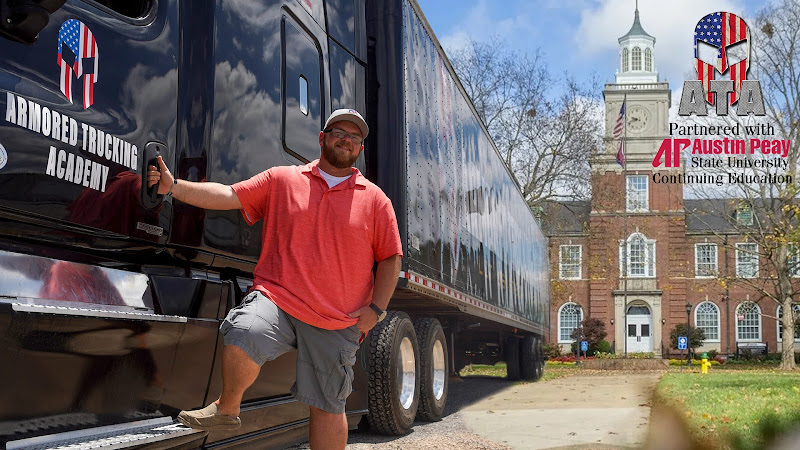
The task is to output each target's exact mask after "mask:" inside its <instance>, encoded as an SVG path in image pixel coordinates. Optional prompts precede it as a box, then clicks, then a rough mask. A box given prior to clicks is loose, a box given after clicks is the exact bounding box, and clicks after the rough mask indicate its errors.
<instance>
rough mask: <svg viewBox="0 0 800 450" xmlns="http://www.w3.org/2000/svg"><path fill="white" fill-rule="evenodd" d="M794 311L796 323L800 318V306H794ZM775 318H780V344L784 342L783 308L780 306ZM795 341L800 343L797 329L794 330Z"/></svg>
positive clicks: (799, 334)
mask: <svg viewBox="0 0 800 450" xmlns="http://www.w3.org/2000/svg"><path fill="white" fill-rule="evenodd" d="M792 309H793V310H794V320H795V322H796V321H797V320H798V318H800V305H798V304H796V303H795V304H794V305H792ZM775 316H776V317H777V318H778V327H777V328H778V342H782V341H783V306H778V311H777V312H776V313H775ZM794 340H795V342H800V333H798V332H797V327H795V329H794Z"/></svg>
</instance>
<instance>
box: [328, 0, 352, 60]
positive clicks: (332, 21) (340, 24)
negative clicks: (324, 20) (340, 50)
mask: <svg viewBox="0 0 800 450" xmlns="http://www.w3.org/2000/svg"><path fill="white" fill-rule="evenodd" d="M325 4H326V5H327V12H328V34H330V35H331V37H332V38H334V39H336V40H337V41H339V43H341V44H342V45H343V46H345V47H346V48H349V49H350V50H351V51H355V39H356V37H355V27H356V22H355V12H356V8H355V1H354V0H328V1H326V2H325Z"/></svg>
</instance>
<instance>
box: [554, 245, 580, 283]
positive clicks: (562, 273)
mask: <svg viewBox="0 0 800 450" xmlns="http://www.w3.org/2000/svg"><path fill="white" fill-rule="evenodd" d="M558 274H559V278H561V279H562V280H580V278H581V246H580V245H562V246H560V247H559V249H558Z"/></svg>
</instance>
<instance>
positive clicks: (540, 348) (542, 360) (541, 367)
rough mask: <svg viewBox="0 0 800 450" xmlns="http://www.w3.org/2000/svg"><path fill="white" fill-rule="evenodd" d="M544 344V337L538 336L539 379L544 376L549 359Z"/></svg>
mask: <svg viewBox="0 0 800 450" xmlns="http://www.w3.org/2000/svg"><path fill="white" fill-rule="evenodd" d="M543 346H544V344H542V338H540V337H537V338H536V354H537V355H539V368H538V371H539V375H538V376H537V377H536V379H537V380H540V379H541V378H542V377H543V376H544V368H545V366H546V365H547V360H546V359H545V358H544V348H543Z"/></svg>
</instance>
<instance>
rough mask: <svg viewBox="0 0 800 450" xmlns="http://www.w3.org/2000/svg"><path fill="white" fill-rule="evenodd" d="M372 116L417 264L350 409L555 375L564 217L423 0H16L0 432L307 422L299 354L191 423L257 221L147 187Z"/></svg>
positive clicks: (3, 172)
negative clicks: (474, 367) (436, 29)
mask: <svg viewBox="0 0 800 450" xmlns="http://www.w3.org/2000/svg"><path fill="white" fill-rule="evenodd" d="M342 107H354V108H355V109H357V110H359V111H362V112H365V117H366V118H367V120H368V123H369V126H370V129H371V133H370V136H369V137H368V139H367V141H366V143H365V148H366V150H365V152H364V156H363V157H361V158H360V159H359V161H358V162H357V163H356V164H357V167H358V168H359V169H360V170H361V171H362V172H363V173H365V175H366V176H367V177H368V178H369V179H371V180H372V181H374V182H375V183H376V184H378V185H379V186H380V187H381V188H382V189H383V190H384V192H386V193H387V195H388V196H389V197H390V198H391V200H392V202H393V205H394V208H395V211H396V213H397V217H398V223H399V226H400V234H401V239H402V241H403V250H404V255H405V256H404V259H403V269H402V272H401V276H400V279H399V280H398V285H397V289H396V291H395V294H394V296H393V298H392V301H391V303H390V305H389V309H390V311H389V315H388V316H387V318H386V319H385V320H384V321H382V322H380V323H379V324H378V326H376V328H375V329H374V330H373V331H372V332H371V333H370V335H369V336H368V337H367V339H366V340H365V342H364V343H363V344H362V347H361V349H360V350H359V353H358V361H357V364H356V367H355V369H356V370H355V380H354V384H353V386H354V391H353V393H352V394H351V395H350V397H349V398H348V402H347V417H348V423H349V425H350V427H351V428H355V427H356V426H358V425H359V424H360V423H361V424H362V425H366V424H369V425H370V426H371V427H372V428H373V429H375V430H377V431H379V432H382V433H387V434H402V433H405V432H407V431H408V430H409V429H410V428H411V426H412V423H413V421H414V420H415V419H423V420H439V419H440V418H441V417H442V415H443V411H444V407H445V404H446V400H447V389H448V380H449V379H450V377H451V376H453V375H454V374H456V373H457V372H458V371H459V370H460V369H461V368H462V367H464V366H465V365H466V364H469V363H490V364H493V363H495V362H498V361H506V363H507V366H508V375H509V378H512V379H513V378H525V379H538V378H539V377H541V374H542V371H543V369H544V359H543V357H542V352H541V345H542V341H543V339H544V338H545V335H546V333H547V330H548V329H549V323H548V320H549V314H548V308H549V290H548V285H549V274H548V267H549V265H548V262H547V248H546V242H545V240H544V237H543V235H542V233H541V231H540V229H539V226H538V224H537V223H536V221H535V219H534V217H533V216H532V214H531V213H530V211H529V209H528V207H527V205H526V203H525V201H524V199H523V197H522V195H521V194H520V192H519V189H518V187H517V186H516V184H515V182H514V179H513V176H512V174H511V173H510V172H509V171H508V169H507V168H506V167H505V166H504V164H503V163H502V160H501V158H500V156H499V154H498V152H497V150H496V148H495V147H494V144H493V143H492V141H491V139H490V137H489V134H488V132H487V130H486V128H485V126H484V125H483V124H482V122H481V121H480V119H479V118H478V116H477V114H476V112H475V109H474V107H473V105H472V104H471V102H470V101H469V99H468V98H467V96H466V94H465V92H464V89H463V87H462V86H461V84H460V83H459V81H458V78H457V76H456V75H455V72H454V70H453V68H452V66H451V65H450V63H449V61H448V60H447V57H446V55H445V53H444V51H443V50H442V48H441V46H440V45H439V43H438V41H437V40H436V37H435V36H434V34H433V32H432V30H431V28H430V26H429V25H428V24H427V22H426V21H425V18H424V16H423V14H422V11H421V10H420V8H419V6H418V5H417V4H416V2H415V1H414V0H385V1H377V0H328V1H326V2H323V1H322V0H262V1H258V2H224V1H218V2H215V3H214V4H213V7H212V5H208V4H206V2H196V1H191V0H125V1H122V0H119V1H115V0H103V1H91V0H83V1H81V0H67V1H64V0H45V1H41V0H36V1H34V0H31V1H18V0H14V1H12V0H0V112H2V114H3V119H2V120H0V363H1V364H2V370H0V398H3V402H0V444H2V445H4V446H5V447H6V448H8V449H13V448H37V447H41V448H52V447H66V446H68V445H78V446H88V445H106V446H114V447H115V448H126V447H151V448H168V447H181V446H183V447H205V448H217V447H258V448H264V447H281V446H285V445H288V444H290V443H292V442H296V441H298V440H303V439H305V437H306V435H307V429H308V428H307V426H308V414H309V413H308V407H307V406H306V405H303V404H301V403H299V402H297V401H296V400H295V399H294V398H293V397H292V395H291V394H290V393H289V388H290V387H291V385H292V384H293V382H294V379H295V374H296V372H295V360H296V354H295V353H294V352H291V353H289V354H286V355H284V356H281V357H279V358H278V359H276V360H275V361H271V362H268V363H267V364H265V366H264V368H263V370H262V371H261V374H260V375H259V378H258V379H257V380H256V382H255V383H254V385H253V386H252V387H251V388H250V389H249V390H248V391H247V392H246V393H245V397H244V399H243V404H242V411H241V418H242V423H243V425H242V428H240V429H239V430H236V431H227V432H213V433H206V432H200V431H197V430H192V429H189V428H186V427H184V426H182V425H179V424H178V423H177V422H176V421H175V417H176V415H177V413H178V412H179V411H180V410H182V409H194V408H197V407H202V406H204V405H206V404H208V403H209V402H210V401H212V400H213V399H215V398H216V397H217V396H218V395H219V393H220V390H221V348H222V345H223V343H222V339H221V337H220V335H219V332H218V327H219V324H220V322H221V320H222V319H223V318H224V317H225V315H226V314H227V312H228V311H229V310H230V309H231V308H232V307H234V306H236V305H237V304H238V302H240V301H241V299H242V298H243V295H244V292H245V291H246V290H247V288H248V287H249V286H250V284H251V281H252V271H253V269H254V267H255V263H256V262H257V258H258V254H259V251H260V242H261V228H260V225H258V224H257V225H256V226H252V227H251V226H248V225H247V224H246V223H245V221H244V220H243V218H242V216H241V214H240V213H239V212H238V211H205V210H201V209H199V208H195V207H192V206H189V205H186V204H182V203H180V202H177V201H174V200H173V199H172V198H170V197H161V196H158V195H156V194H155V193H154V192H152V190H148V189H147V188H146V187H145V184H146V183H144V182H143V181H144V177H145V170H144V168H146V166H147V165H148V164H149V163H150V162H151V161H153V160H154V159H155V158H156V157H157V156H159V155H160V156H162V157H163V158H164V160H165V162H166V163H167V165H168V166H169V168H170V170H171V171H172V172H173V173H175V174H176V175H177V176H178V177H179V178H181V179H187V180H192V181H215V182H220V183H224V184H232V183H234V182H236V181H239V180H242V179H245V178H248V177H250V176H253V175H255V174H257V173H259V172H261V171H263V170H265V169H267V168H269V167H273V166H277V165H290V164H305V163H307V162H308V161H311V160H314V159H316V158H317V157H318V156H319V147H318V143H317V139H316V136H317V134H318V133H319V130H320V129H321V127H322V125H323V123H324V120H325V118H326V117H327V115H328V114H329V113H330V111H332V110H335V109H338V108H342Z"/></svg>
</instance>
